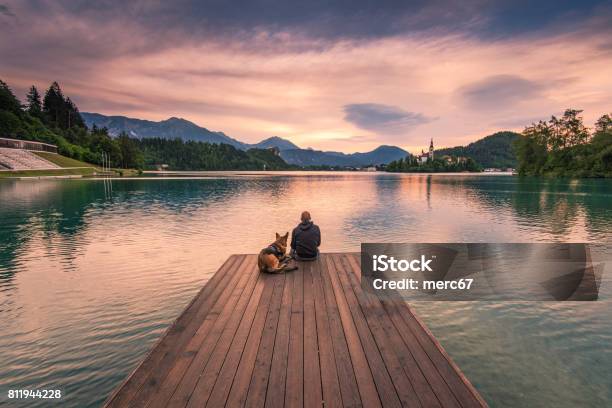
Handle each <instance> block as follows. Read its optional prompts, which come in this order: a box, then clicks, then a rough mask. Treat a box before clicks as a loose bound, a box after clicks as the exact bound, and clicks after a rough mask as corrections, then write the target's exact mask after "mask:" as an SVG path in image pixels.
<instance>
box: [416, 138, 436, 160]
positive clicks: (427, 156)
mask: <svg viewBox="0 0 612 408" xmlns="http://www.w3.org/2000/svg"><path fill="white" fill-rule="evenodd" d="M433 159H434V144H433V138H432V139H431V142H430V143H429V151H428V152H427V153H425V152H424V151H423V150H422V149H421V154H420V155H418V156H417V161H418V162H419V164H425V163H427V160H433Z"/></svg>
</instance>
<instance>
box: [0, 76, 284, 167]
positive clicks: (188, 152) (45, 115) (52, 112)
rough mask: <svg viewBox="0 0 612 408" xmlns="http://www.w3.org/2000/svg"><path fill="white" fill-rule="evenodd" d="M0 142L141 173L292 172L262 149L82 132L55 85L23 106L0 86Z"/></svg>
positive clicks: (80, 123)
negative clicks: (52, 148)
mask: <svg viewBox="0 0 612 408" xmlns="http://www.w3.org/2000/svg"><path fill="white" fill-rule="evenodd" d="M0 137H9V138H14V139H22V140H33V141H38V142H44V143H50V144H54V145H56V146H57V147H58V152H59V153H60V154H62V155H64V156H67V157H71V158H74V159H77V160H81V161H84V162H87V163H92V164H102V158H103V154H106V155H108V156H109V157H110V163H111V166H113V167H116V168H134V169H142V168H147V167H152V166H154V165H157V164H167V165H168V166H169V167H170V168H171V169H176V170H262V169H264V168H265V169H267V170H283V169H289V168H292V166H289V165H288V164H287V163H285V161H284V160H283V159H282V158H280V156H278V154H277V153H278V152H274V151H271V150H267V149H251V150H249V151H246V152H245V151H241V150H238V149H236V148H234V147H233V146H230V145H226V144H211V143H203V142H195V141H183V140H181V139H174V140H169V139H164V138H150V139H149V138H148V139H137V138H133V137H130V136H129V135H127V134H125V133H122V134H120V135H118V136H117V137H111V135H110V134H109V133H108V129H106V128H98V127H96V126H93V127H92V129H88V128H87V126H86V125H85V122H84V120H83V118H82V117H81V114H80V113H79V109H78V108H77V106H76V105H75V104H74V102H73V101H72V100H71V99H70V98H69V97H67V96H65V95H64V94H63V92H62V90H61V87H60V85H59V84H58V83H57V82H53V83H52V84H51V85H50V86H49V88H48V89H47V90H46V91H45V93H44V96H42V95H41V94H40V92H39V91H38V89H37V88H36V87H35V86H32V87H30V89H29V91H28V93H27V95H26V103H25V104H22V103H21V101H20V100H19V99H18V98H17V97H16V96H15V94H14V93H13V91H12V90H11V88H10V87H9V86H8V84H7V83H6V82H4V81H2V80H0Z"/></svg>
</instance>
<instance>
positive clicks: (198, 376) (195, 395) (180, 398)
mask: <svg viewBox="0 0 612 408" xmlns="http://www.w3.org/2000/svg"><path fill="white" fill-rule="evenodd" d="M253 273H258V272H256V271H253ZM265 283H266V279H265V275H261V276H259V277H258V279H257V283H256V284H255V289H254V290H253V293H252V295H251V297H250V298H249V299H245V300H243V301H246V300H248V303H247V305H246V307H245V308H244V309H243V312H242V314H238V313H235V314H233V315H232V318H231V321H230V323H228V325H227V326H226V328H225V329H224V331H223V334H222V335H221V339H219V341H218V342H217V345H216V346H215V348H214V349H213V351H212V354H211V356H210V358H209V360H208V362H207V363H206V366H205V367H204V370H202V371H201V372H200V373H196V372H194V373H193V375H190V376H187V375H186V376H185V377H184V379H183V382H182V383H181V384H180V385H179V387H178V389H177V390H176V391H175V393H174V395H173V396H172V399H171V400H170V406H171V407H182V406H185V404H187V405H191V406H197V407H201V406H204V405H206V401H208V399H209V397H210V393H211V391H212V389H213V387H214V385H215V384H216V382H217V381H218V380H219V379H220V378H221V377H222V378H223V380H221V381H224V382H226V383H227V382H229V385H228V386H231V381H232V380H233V378H234V373H235V368H237V366H238V361H239V359H240V355H241V354H242V349H243V347H244V343H245V342H246V339H247V336H248V333H249V330H250V329H251V324H252V322H253V319H254V317H255V313H256V310H257V306H258V304H259V303H260V302H261V301H264V302H267V301H266V300H262V296H263V295H264V292H265V295H266V296H268V297H269V296H270V295H271V294H272V291H271V287H269V286H266V284H265ZM266 288H268V289H270V290H265V289H266ZM234 361H235V366H233V367H234V371H233V372H232V370H231V368H232V364H233V362H234ZM226 362H227V364H225V368H224V363H226ZM221 374H222V375H221ZM193 383H195V387H192V386H191V384H193Z"/></svg>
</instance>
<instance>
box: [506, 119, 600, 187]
mask: <svg viewBox="0 0 612 408" xmlns="http://www.w3.org/2000/svg"><path fill="white" fill-rule="evenodd" d="M581 113H582V110H576V109H567V110H566V111H565V112H564V113H563V115H562V116H561V117H559V118H558V117H556V116H552V117H551V118H550V120H548V121H539V122H538V123H533V124H531V125H530V126H527V127H526V128H525V130H524V131H523V133H522V134H523V137H521V138H520V139H518V140H517V141H516V142H515V143H514V147H515V151H516V156H517V159H518V169H517V170H518V172H519V174H520V175H527V176H541V175H545V176H556V177H612V114H605V115H603V116H601V117H600V118H599V119H598V120H597V121H596V122H595V126H594V128H593V129H592V130H591V129H589V128H587V127H586V126H585V125H584V121H583V118H582V116H581Z"/></svg>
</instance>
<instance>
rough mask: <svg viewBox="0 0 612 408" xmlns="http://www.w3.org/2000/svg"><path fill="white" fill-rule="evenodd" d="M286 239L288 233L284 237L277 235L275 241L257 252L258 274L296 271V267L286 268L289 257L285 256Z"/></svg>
mask: <svg viewBox="0 0 612 408" xmlns="http://www.w3.org/2000/svg"><path fill="white" fill-rule="evenodd" d="M287 238H289V233H286V234H285V235H279V234H278V233H277V234H276V241H274V242H273V243H271V244H270V245H268V246H267V247H266V248H264V249H262V250H261V251H260V252H259V256H258V257H257V266H258V267H259V272H266V273H283V272H288V271H293V270H295V269H297V266H294V267H288V263H289V261H290V260H291V257H288V256H287V255H286V252H287Z"/></svg>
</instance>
